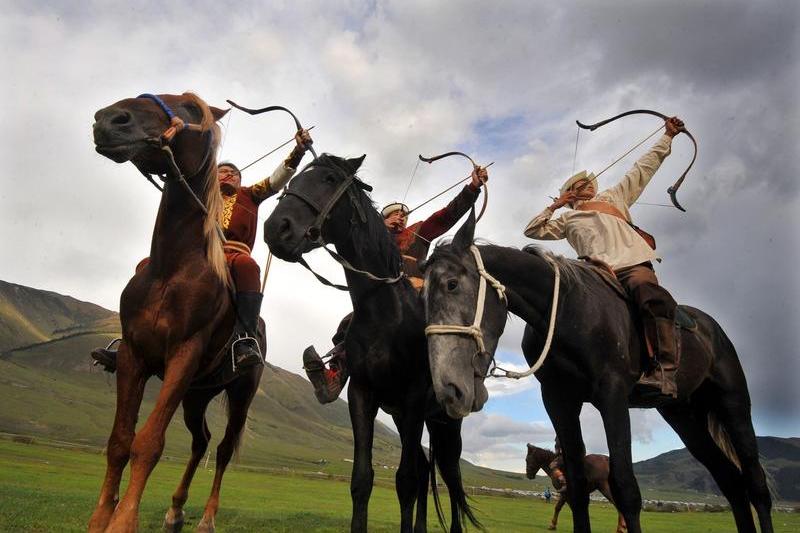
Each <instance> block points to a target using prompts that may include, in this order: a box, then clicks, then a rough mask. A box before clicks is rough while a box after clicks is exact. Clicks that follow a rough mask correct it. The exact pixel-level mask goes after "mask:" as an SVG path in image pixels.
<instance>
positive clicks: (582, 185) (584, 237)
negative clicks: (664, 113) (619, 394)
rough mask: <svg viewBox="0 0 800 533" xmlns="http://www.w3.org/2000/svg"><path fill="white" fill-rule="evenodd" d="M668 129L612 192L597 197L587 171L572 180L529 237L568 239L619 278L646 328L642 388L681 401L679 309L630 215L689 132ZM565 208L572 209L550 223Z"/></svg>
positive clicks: (672, 121)
mask: <svg viewBox="0 0 800 533" xmlns="http://www.w3.org/2000/svg"><path fill="white" fill-rule="evenodd" d="M665 127H666V132H665V133H664V135H662V136H661V138H660V139H659V140H658V142H656V144H655V145H654V146H653V147H652V148H651V149H650V151H648V152H647V153H646V154H644V155H643V156H642V157H641V158H640V159H639V160H638V161H637V162H636V163H635V164H634V165H633V168H631V169H630V170H629V171H628V172H627V173H626V174H625V176H624V177H623V178H622V180H621V181H620V182H619V183H617V184H616V185H614V186H613V187H610V188H608V189H606V190H604V191H602V192H600V193H599V194H598V193H597V186H596V176H595V175H594V174H592V173H587V172H586V171H585V170H584V171H581V172H579V173H577V174H575V175H574V176H572V177H571V178H569V179H568V180H567V182H566V183H565V184H564V185H563V186H562V187H561V191H560V192H561V195H560V196H559V197H558V198H557V199H556V200H555V201H554V202H553V203H552V204H551V205H550V206H548V207H546V208H545V209H544V211H542V212H541V213H539V214H538V215H536V216H535V217H534V218H533V219H532V220H531V221H530V222H529V223H528V225H527V227H526V228H525V235H526V236H527V237H530V238H532V239H541V240H557V239H564V238H566V239H567V242H569V243H570V245H572V247H573V248H574V249H575V251H576V252H577V253H578V256H579V257H580V258H581V259H586V260H588V261H590V262H592V263H594V264H596V265H601V266H602V267H604V268H606V269H607V270H611V271H612V272H613V273H614V275H615V276H616V278H617V280H618V281H619V282H620V283H621V284H622V286H623V287H624V288H625V290H626V291H627V292H628V294H629V296H630V298H631V299H632V301H633V303H634V304H635V305H636V308H637V310H638V311H639V313H640V314H641V318H642V322H643V325H644V332H645V339H646V340H647V343H648V348H649V349H648V353H649V355H650V357H651V364H650V367H649V369H647V370H646V371H645V372H644V375H643V376H642V377H641V378H640V380H639V384H640V385H642V386H644V387H646V388H650V387H653V388H655V389H657V390H659V391H660V392H661V393H662V394H667V395H671V396H676V395H677V387H676V384H675V374H676V371H677V368H678V366H677V365H678V359H679V354H678V346H677V343H676V339H677V336H676V332H675V312H676V307H677V303H676V302H675V300H674V299H673V298H672V296H671V295H670V293H669V292H668V291H667V290H666V289H664V288H663V287H661V285H659V283H658V279H657V278H656V275H655V272H654V270H653V263H652V261H653V260H654V259H655V260H657V261H660V260H661V258H660V257H659V256H658V254H657V253H656V252H655V240H654V239H653V238H652V236H650V235H649V234H647V233H646V232H644V231H643V230H641V229H639V228H638V227H636V226H634V225H633V223H632V222H631V214H630V211H629V210H628V208H629V207H630V206H631V205H633V203H634V202H636V200H637V198H639V196H640V195H641V194H642V191H643V190H644V188H645V187H646V186H647V184H648V183H649V182H650V179H651V178H652V177H653V175H654V174H655V173H656V171H657V170H658V168H659V167H660V166H661V163H662V162H663V161H664V159H665V158H666V157H667V156H668V155H669V154H670V150H671V145H672V139H673V137H675V136H676V135H677V134H678V133H680V132H681V131H684V125H683V121H681V120H680V119H678V118H677V117H672V118H668V119H667V120H666V121H665ZM566 205H568V206H569V207H570V208H571V209H570V210H568V211H566V212H564V213H562V214H561V216H559V217H558V218H555V219H552V218H551V217H552V216H553V214H554V213H555V211H556V210H557V209H559V208H561V207H564V206H566ZM650 347H652V349H650Z"/></svg>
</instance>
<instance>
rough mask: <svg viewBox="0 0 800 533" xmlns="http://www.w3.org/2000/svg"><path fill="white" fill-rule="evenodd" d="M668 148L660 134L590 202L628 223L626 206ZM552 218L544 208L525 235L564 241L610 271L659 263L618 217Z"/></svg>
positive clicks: (579, 214) (580, 214) (573, 213)
mask: <svg viewBox="0 0 800 533" xmlns="http://www.w3.org/2000/svg"><path fill="white" fill-rule="evenodd" d="M671 145H672V137H670V136H669V135H663V136H662V137H661V138H660V139H659V140H658V142H657V143H656V144H655V145H654V146H653V148H651V149H650V151H649V152H647V153H646V154H644V155H643V156H642V157H641V158H640V159H639V160H638V161H637V162H636V163H635V164H634V165H633V168H631V169H630V170H629V171H628V173H627V174H625V177H623V178H622V180H621V181H620V182H619V183H617V184H616V185H614V186H613V187H611V188H609V189H606V190H604V191H602V192H601V193H599V194H598V195H597V196H595V197H594V198H593V199H592V201H602V202H608V203H610V204H612V205H613V206H614V207H616V208H617V209H619V210H620V211H621V212H622V214H624V215H625V217H626V218H627V219H628V220H630V219H631V213H630V211H629V210H628V207H629V206H631V205H633V203H634V202H635V201H636V199H637V198H639V195H641V194H642V191H643V190H644V188H645V186H647V184H648V183H649V182H650V179H651V178H652V177H653V174H655V173H656V171H657V170H658V167H660V166H661V163H662V162H663V161H664V159H665V158H666V157H667V156H668V155H669V153H670V150H671ZM552 216H553V211H552V210H551V209H550V208H545V210H544V211H542V212H541V213H539V214H538V215H536V216H535V217H534V218H533V220H531V221H530V222H529V223H528V226H527V227H526V228H525V236H526V237H530V238H532V239H541V240H558V239H564V238H566V239H567V242H569V243H570V245H571V246H572V247H573V248H574V249H575V251H576V252H577V253H578V257H584V256H586V257H591V258H592V259H597V260H600V261H603V262H604V263H606V264H608V265H609V266H610V267H611V268H612V270H619V269H622V268H625V267H629V266H633V265H637V264H639V263H644V262H645V261H652V260H653V259H657V260H660V258H659V256H658V254H656V252H655V250H653V249H652V248H650V247H649V246H648V245H647V243H646V242H645V241H644V239H642V237H641V236H639V234H638V233H636V231H634V229H633V228H631V227H630V225H628V224H627V223H626V222H625V221H624V220H620V219H619V218H618V217H615V216H613V215H608V214H605V213H598V212H597V211H577V210H574V209H568V210H567V211H565V212H564V213H563V214H562V215H561V216H559V217H558V218H555V219H552V220H551V217H552Z"/></svg>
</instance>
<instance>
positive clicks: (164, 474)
mask: <svg viewBox="0 0 800 533" xmlns="http://www.w3.org/2000/svg"><path fill="white" fill-rule="evenodd" d="M104 466H105V459H104V457H103V456H102V455H101V454H99V453H98V452H97V451H96V450H88V449H87V450H78V449H65V448H59V447H53V446H49V445H42V444H39V443H30V444H26V443H20V442H14V441H12V440H9V439H0V531H15V532H17V531H33V532H50V531H52V532H68V531H84V530H85V527H86V523H87V521H88V519H89V515H90V514H91V511H92V508H93V506H94V503H95V500H96V498H97V494H98V490H99V486H100V482H101V479H102V475H103V472H104ZM182 470H183V464H182V461H178V460H163V461H162V462H161V463H160V464H159V466H158V467H157V468H156V470H155V472H154V473H153V475H152V477H151V479H150V482H149V485H148V489H147V491H146V492H145V497H144V500H143V503H142V511H141V518H140V520H141V522H140V526H141V527H140V529H141V530H142V531H156V530H158V529H159V528H160V526H161V520H162V518H163V515H164V512H165V511H166V508H167V506H168V504H169V502H170V496H171V494H172V491H173V490H174V488H175V485H176V484H177V481H178V479H179V477H180V475H181V473H182ZM212 478H213V471H212V470H211V469H205V468H201V469H200V470H199V471H198V473H197V476H196V478H195V483H194V485H193V490H192V493H191V496H190V499H189V502H188V504H187V507H186V512H187V530H189V531H191V530H192V528H193V527H194V525H196V523H197V521H198V520H199V518H200V516H201V515H202V510H203V506H204V503H205V498H206V497H207V495H208V492H209V490H210V485H211V481H212ZM387 481H388V480H383V481H382V482H381V483H379V484H378V486H376V487H375V489H374V490H373V494H372V499H371V501H370V531H396V530H397V527H398V520H399V519H398V517H399V507H398V504H397V500H396V497H395V493H394V490H393V489H392V488H391V487H390V486H387V485H389V483H387ZM472 502H473V506H474V507H475V508H476V509H477V514H478V517H479V518H480V520H481V521H482V522H483V524H484V525H485V526H486V529H487V530H488V531H501V532H511V531H545V530H546V527H547V524H548V523H549V519H550V516H551V515H552V510H553V505H552V504H546V503H544V502H543V501H541V500H535V499H531V498H507V497H501V496H482V495H478V496H475V497H474V498H473V500H472ZM445 505H447V504H446V498H445ZM431 506H432V502H431ZM590 509H591V515H592V524H593V526H594V528H595V531H613V530H614V526H615V524H616V512H615V511H614V510H613V508H611V507H610V506H608V505H604V504H598V503H593V504H592V505H591V507H590ZM430 514H432V513H429V515H430ZM349 515H350V496H349V485H348V483H347V481H346V480H339V479H331V478H315V477H313V476H310V475H308V474H306V475H302V474H296V473H292V472H291V471H288V470H287V471H284V472H278V471H267V470H257V469H254V468H252V467H242V466H236V465H234V466H233V467H232V468H231V469H229V471H228V474H227V475H226V478H225V484H224V486H223V490H222V498H221V507H220V512H219V514H218V516H217V526H218V531H219V532H220V533H225V532H245V531H248V532H250V531H275V532H284V531H285V532H294V531H304V532H310V531H320V532H322V531H345V530H347V529H348V526H349ZM774 519H775V525H776V529H775V530H776V531H778V532H790V531H800V514H786V513H776V514H775V515H774ZM429 521H430V524H429V527H430V529H431V530H432V531H436V530H438V529H439V527H438V524H437V523H436V522H435V518H434V517H433V516H429ZM560 522H561V524H560V528H559V529H560V530H562V531H569V530H570V529H571V528H570V526H571V517H570V513H569V509H568V508H565V509H564V511H563V512H562V516H561V520H560ZM642 522H643V526H644V527H645V531H648V532H656V533H659V532H673V531H678V530H680V531H681V532H683V533H689V532H694V531H697V532H729V531H733V519H732V518H731V515H730V513H673V514H668V513H643V515H642Z"/></svg>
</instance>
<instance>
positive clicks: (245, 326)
mask: <svg viewBox="0 0 800 533" xmlns="http://www.w3.org/2000/svg"><path fill="white" fill-rule="evenodd" d="M261 298H262V294H261V293H260V292H257V291H246V292H237V293H236V315H237V320H236V326H235V328H234V330H233V333H234V335H235V336H236V340H234V341H233V346H231V350H233V361H234V366H235V367H237V368H247V367H249V366H253V365H257V364H264V357H263V356H262V355H261V347H260V346H259V345H258V340H257V338H256V333H257V331H258V317H259V315H260V312H261Z"/></svg>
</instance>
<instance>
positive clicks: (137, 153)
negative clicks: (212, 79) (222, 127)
mask: <svg viewBox="0 0 800 533" xmlns="http://www.w3.org/2000/svg"><path fill="white" fill-rule="evenodd" d="M225 113H227V110H221V109H217V108H216V107H211V106H209V105H208V104H206V103H205V102H204V101H203V100H201V99H200V98H199V97H197V96H196V95H194V94H191V93H184V94H181V95H171V94H163V95H159V96H152V95H142V96H139V97H137V98H126V99H124V100H120V101H119V102H116V103H114V104H111V105H110V106H108V107H104V108H103V109H100V110H99V111H97V112H96V113H95V114H94V119H95V122H94V126H93V132H94V143H95V150H96V151H97V153H99V154H100V155H103V156H105V157H107V158H109V159H111V160H112V161H114V162H115V163H124V162H126V161H130V162H131V163H133V164H134V165H135V166H136V167H137V168H138V169H139V170H140V171H142V172H143V173H145V174H148V175H150V174H158V175H164V174H167V173H168V171H169V170H170V167H169V163H168V158H167V157H165V154H164V150H162V147H163V146H165V145H169V146H170V147H171V149H172V152H173V154H174V158H175V163H176V164H177V166H178V168H179V169H181V171H182V172H183V173H184V174H186V175H187V176H192V175H194V174H196V173H198V172H199V171H200V169H201V168H202V167H203V165H204V164H205V163H207V162H208V160H209V157H210V155H211V154H212V152H213V150H214V149H215V148H216V143H217V142H218V139H219V135H217V133H218V128H217V126H216V121H217V120H219V119H220V118H222V117H223V116H224V115H225Z"/></svg>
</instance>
